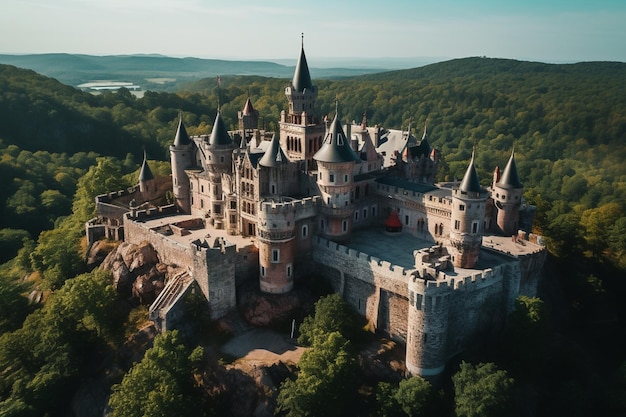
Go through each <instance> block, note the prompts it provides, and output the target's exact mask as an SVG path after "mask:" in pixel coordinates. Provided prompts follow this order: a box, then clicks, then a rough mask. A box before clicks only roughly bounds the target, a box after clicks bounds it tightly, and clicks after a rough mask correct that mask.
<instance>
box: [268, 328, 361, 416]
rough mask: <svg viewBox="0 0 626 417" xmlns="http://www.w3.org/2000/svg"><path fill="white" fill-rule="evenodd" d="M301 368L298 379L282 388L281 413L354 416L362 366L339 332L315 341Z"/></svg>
mask: <svg viewBox="0 0 626 417" xmlns="http://www.w3.org/2000/svg"><path fill="white" fill-rule="evenodd" d="M298 368H299V371H298V376H297V378H296V379H295V380H287V381H285V382H284V383H283V384H282V385H281V387H280V392H279V394H278V398H277V411H279V412H281V413H283V414H284V415H285V416H288V417H304V416H329V417H332V416H345V415H350V414H351V413H350V410H351V407H353V406H354V403H353V398H354V397H355V395H356V389H357V387H358V371H359V370H358V363H357V362H356V359H355V357H354V354H353V353H352V352H350V351H349V342H348V341H347V340H346V339H345V338H344V337H343V336H342V335H341V334H340V333H339V332H332V333H329V334H327V335H326V337H324V338H317V339H315V343H314V344H313V347H312V348H311V350H309V351H307V352H305V353H304V354H303V355H302V358H301V359H300V362H299V363H298Z"/></svg>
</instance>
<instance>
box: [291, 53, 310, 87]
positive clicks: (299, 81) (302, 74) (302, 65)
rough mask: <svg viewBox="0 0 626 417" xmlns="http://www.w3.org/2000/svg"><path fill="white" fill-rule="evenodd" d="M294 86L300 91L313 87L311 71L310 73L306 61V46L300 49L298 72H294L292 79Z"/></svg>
mask: <svg viewBox="0 0 626 417" xmlns="http://www.w3.org/2000/svg"><path fill="white" fill-rule="evenodd" d="M291 83H292V84H293V87H294V88H295V89H296V91H298V92H299V93H301V92H303V91H304V90H305V89H309V90H310V89H312V88H313V82H312V81H311V73H309V65H308V64H307V62H306V56H305V55H304V46H303V47H302V48H301V49H300V57H299V58H298V63H297V64H296V72H295V73H294V74H293V80H292V81H291Z"/></svg>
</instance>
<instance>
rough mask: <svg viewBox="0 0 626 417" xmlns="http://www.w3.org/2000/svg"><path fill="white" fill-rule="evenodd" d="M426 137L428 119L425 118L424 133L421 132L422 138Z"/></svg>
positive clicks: (425, 138)
mask: <svg viewBox="0 0 626 417" xmlns="http://www.w3.org/2000/svg"><path fill="white" fill-rule="evenodd" d="M427 139H428V119H426V123H424V133H423V134H422V140H427Z"/></svg>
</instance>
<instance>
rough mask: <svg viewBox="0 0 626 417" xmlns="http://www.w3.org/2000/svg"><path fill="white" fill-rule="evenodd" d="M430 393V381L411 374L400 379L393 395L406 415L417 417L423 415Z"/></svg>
mask: <svg viewBox="0 0 626 417" xmlns="http://www.w3.org/2000/svg"><path fill="white" fill-rule="evenodd" d="M431 394H432V387H431V386H430V383H429V382H428V381H426V380H425V379H424V378H421V377H419V376H413V377H411V378H408V379H403V380H402V381H400V384H399V385H398V390H397V391H396V393H395V395H394V397H395V399H396V401H397V403H398V404H399V405H400V407H401V408H402V411H404V413H405V414H406V415H407V416H410V417H418V416H423V415H425V414H424V412H425V408H426V403H427V402H428V401H429V399H430V397H431Z"/></svg>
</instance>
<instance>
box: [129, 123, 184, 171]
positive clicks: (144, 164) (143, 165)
mask: <svg viewBox="0 0 626 417" xmlns="http://www.w3.org/2000/svg"><path fill="white" fill-rule="evenodd" d="M183 129H184V128H183ZM153 179H154V175H153V174H152V171H151V170H150V167H149V166H148V159H147V158H146V153H145V152H144V153H143V162H142V163H141V170H140V171H139V182H142V181H148V180H153Z"/></svg>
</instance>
